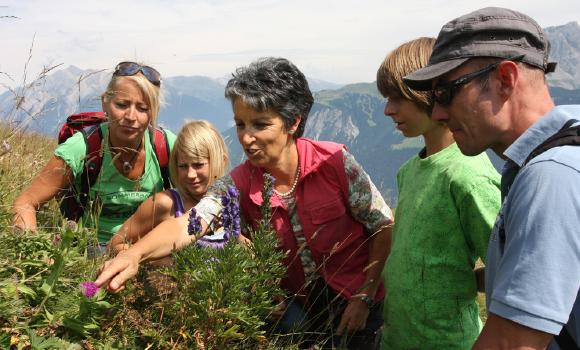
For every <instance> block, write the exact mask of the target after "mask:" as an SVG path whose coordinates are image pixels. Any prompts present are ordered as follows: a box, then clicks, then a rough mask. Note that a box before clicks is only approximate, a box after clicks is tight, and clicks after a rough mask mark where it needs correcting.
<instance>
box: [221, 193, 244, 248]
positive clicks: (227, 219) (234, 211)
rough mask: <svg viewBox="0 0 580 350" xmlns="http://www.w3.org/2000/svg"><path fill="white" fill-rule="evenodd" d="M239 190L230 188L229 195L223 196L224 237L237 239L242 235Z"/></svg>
mask: <svg viewBox="0 0 580 350" xmlns="http://www.w3.org/2000/svg"><path fill="white" fill-rule="evenodd" d="M238 196H239V193H238V190H237V189H236V188H235V187H233V186H228V191H227V193H224V194H223V195H222V204H223V209H222V226H223V227H224V231H225V233H224V237H225V238H226V239H228V240H229V239H230V237H235V238H237V237H238V236H239V235H240V231H241V225H240V205H239V203H238Z"/></svg>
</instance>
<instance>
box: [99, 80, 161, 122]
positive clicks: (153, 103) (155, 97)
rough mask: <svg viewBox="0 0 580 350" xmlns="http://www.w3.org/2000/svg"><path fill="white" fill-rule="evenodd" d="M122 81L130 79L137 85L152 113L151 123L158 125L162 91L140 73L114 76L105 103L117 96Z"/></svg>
mask: <svg viewBox="0 0 580 350" xmlns="http://www.w3.org/2000/svg"><path fill="white" fill-rule="evenodd" d="M120 79H129V80H131V81H134V82H135V84H137V86H138V87H139V89H140V90H141V92H142V93H143V95H144V96H145V100H146V101H145V102H146V103H147V105H148V106H149V110H150V111H151V120H150V121H149V123H150V124H151V125H153V126H155V125H156V124H157V116H158V115H159V109H160V108H161V105H162V104H163V99H162V96H161V89H160V88H159V87H158V86H155V85H153V84H152V83H151V82H150V81H149V80H147V78H145V76H144V75H143V74H142V73H141V72H138V73H137V74H135V75H125V76H120V75H113V77H112V78H111V81H109V84H108V85H107V89H106V90H105V92H104V93H103V95H102V98H103V100H104V101H105V102H108V100H109V98H110V97H112V96H114V95H115V92H116V91H115V87H116V86H117V82H118V81H119V80H120Z"/></svg>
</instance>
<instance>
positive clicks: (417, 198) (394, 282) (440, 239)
mask: <svg viewBox="0 0 580 350" xmlns="http://www.w3.org/2000/svg"><path fill="white" fill-rule="evenodd" d="M397 183H398V189H399V200H398V205H397V210H396V215H395V227H394V231H393V243H392V250H391V254H390V255H389V258H388V260H387V263H386V265H385V269H384V271H383V276H384V279H385V286H386V288H387V296H386V298H385V309H384V316H385V328H384V333H383V337H382V349H471V346H472V345H473V343H474V341H475V339H476V338H477V336H478V335H479V332H480V331H481V320H480V319H479V314H478V306H477V303H476V296H477V284H476V279H475V274H474V273H473V268H474V265H475V262H476V261H477V258H478V257H481V258H482V259H485V256H486V252H487V245H488V241H489V235H490V233H491V230H492V227H493V224H494V222H495V218H496V216H497V213H498V211H499V208H500V191H499V184H500V176H499V174H498V173H497V171H496V170H495V169H494V167H493V165H492V164H491V162H490V160H489V158H488V157H487V155H486V154H485V153H484V154H481V155H478V156H475V157H467V156H464V155H463V154H462V153H461V152H460V150H459V148H458V147H457V145H456V144H455V143H454V144H452V145H450V146H448V147H447V148H445V149H443V150H441V151H440V152H438V153H436V154H434V155H431V156H430V157H427V158H424V159H421V158H420V157H419V156H415V157H413V158H411V159H409V160H408V161H407V162H406V163H405V164H404V165H403V166H402V167H401V169H400V170H399V173H398V174H397Z"/></svg>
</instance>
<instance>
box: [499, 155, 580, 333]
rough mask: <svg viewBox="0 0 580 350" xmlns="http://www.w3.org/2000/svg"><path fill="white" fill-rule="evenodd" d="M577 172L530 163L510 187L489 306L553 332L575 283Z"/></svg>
mask: <svg viewBox="0 0 580 350" xmlns="http://www.w3.org/2000/svg"><path fill="white" fill-rule="evenodd" d="M579 184H580V172H579V171H578V169H574V168H572V167H570V166H567V165H565V164H562V163H559V162H556V161H542V162H537V163H533V164H532V163H531V164H530V165H528V166H526V167H525V168H523V169H522V170H521V171H520V173H519V174H518V176H517V177H516V180H515V182H514V184H513V186H512V188H511V189H510V194H509V196H508V198H507V199H506V203H505V204H504V205H505V206H506V208H504V209H506V210H505V211H504V214H505V215H504V225H505V226H504V227H505V245H504V248H503V249H504V250H503V254H502V256H501V260H500V261H499V264H498V268H497V271H496V276H495V278H494V281H493V285H494V289H493V291H492V293H491V302H490V303H489V311H490V312H492V313H494V314H496V315H498V316H501V317H504V318H507V319H510V320H512V321H514V322H517V323H520V324H523V325H525V326H528V327H530V328H534V329H537V330H540V331H543V332H547V333H552V334H558V333H559V332H560V330H561V328H562V326H563V325H564V324H566V323H567V322H568V318H569V316H570V312H571V310H572V308H573V305H574V302H575V300H576V298H577V295H578V291H579V288H580V234H578V232H579V231H578V228H579V227H580V201H579V200H578V198H580V185H579Z"/></svg>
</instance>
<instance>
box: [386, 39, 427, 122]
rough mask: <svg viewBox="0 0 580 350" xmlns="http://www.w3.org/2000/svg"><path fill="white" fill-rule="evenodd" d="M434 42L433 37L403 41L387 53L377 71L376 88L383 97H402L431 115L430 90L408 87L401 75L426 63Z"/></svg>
mask: <svg viewBox="0 0 580 350" xmlns="http://www.w3.org/2000/svg"><path fill="white" fill-rule="evenodd" d="M434 44H435V38H427V37H422V38H418V39H415V40H411V41H408V42H406V43H404V44H403V45H401V46H399V47H397V48H396V49H394V50H393V51H392V52H391V53H389V54H388V55H387V57H386V58H385V60H384V61H383V63H382V64H381V66H380V67H379V69H378V71H377V88H378V89H379V91H380V93H381V94H382V95H383V97H389V96H397V97H403V98H405V99H407V100H410V101H412V102H414V103H416V104H417V105H418V106H419V107H420V108H421V109H422V110H424V111H425V112H427V114H429V115H431V110H432V109H433V102H432V101H431V92H430V91H416V90H412V89H409V88H408V87H407V85H405V83H404V82H403V77H404V76H406V75H408V74H410V73H412V72H414V71H416V70H418V69H421V68H423V67H425V66H426V65H427V62H429V57H430V56H431V52H432V51H433V45H434Z"/></svg>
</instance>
